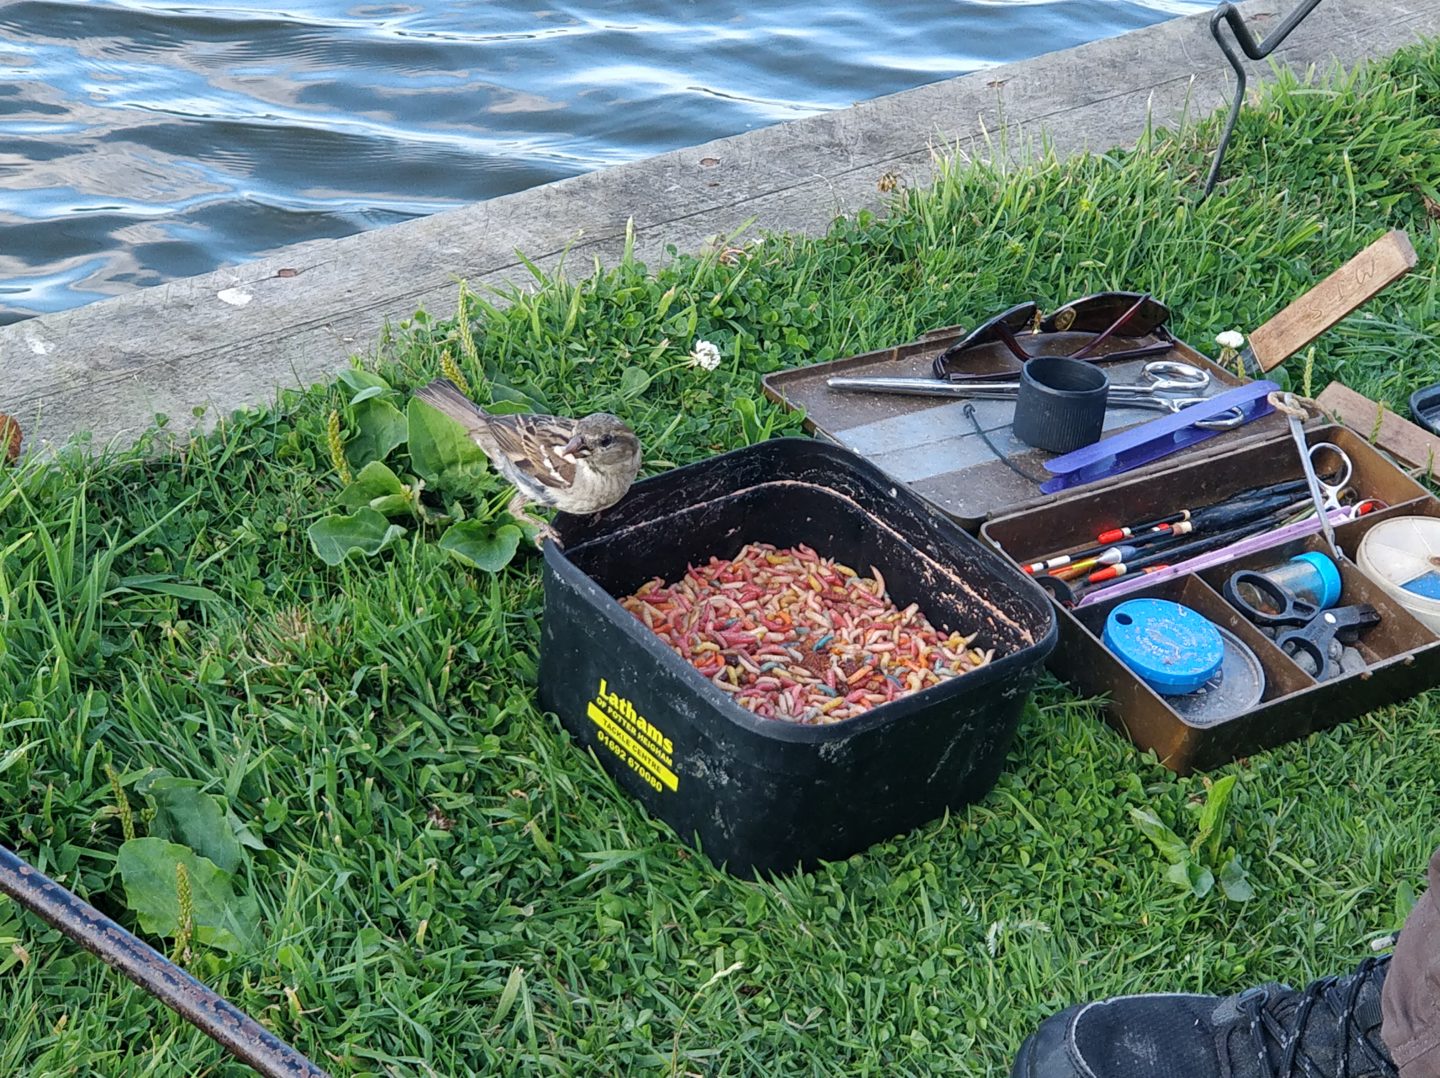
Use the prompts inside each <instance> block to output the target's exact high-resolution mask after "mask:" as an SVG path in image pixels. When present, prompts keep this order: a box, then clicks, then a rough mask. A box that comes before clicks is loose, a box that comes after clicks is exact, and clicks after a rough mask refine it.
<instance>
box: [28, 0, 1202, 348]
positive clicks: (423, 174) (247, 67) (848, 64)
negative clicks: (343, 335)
mask: <svg viewBox="0 0 1440 1078" xmlns="http://www.w3.org/2000/svg"><path fill="white" fill-rule="evenodd" d="M1211 6H1212V4H1211V3H1210V0H1059V2H1041V0H909V2H907V3H896V2H894V0H868V2H867V0H844V2H841V3H835V4H829V5H817V4H814V3H812V2H799V0H770V2H768V3H764V4H759V3H754V2H749V3H742V2H740V0H704V2H700V0H636V2H630V3H619V2H606V0H556V2H554V3H549V4H542V3H539V2H535V3H527V2H524V0H491V2H486V0H469V2H467V0H430V2H424V3H413V4H401V3H364V2H362V0H354V2H351V3H343V2H329V0H292V2H291V3H290V4H289V10H287V11H281V10H278V9H276V8H271V7H265V6H261V5H258V4H249V3H246V0H229V2H226V0H218V2H214V3H211V2H206V0H192V2H190V3H180V2H169V3H167V2H163V0H74V2H63V0H21V2H7V0H0V324H3V323H6V322H14V321H17V320H19V319H22V318H26V317H29V316H31V315H34V314H39V313H43V312H48V311H56V310H62V309H65V308H68V307H73V306H77V305H79V304H82V303H88V302H91V301H92V300H95V299H99V298H101V297H103V296H111V295H116V294H120V293H123V292H127V291H130V290H132V289H135V288H140V287H144V286H148V285H154V284H159V283H161V282H163V281H166V280H170V279H172V278H176V277H184V276H189V275H192V274H196V273H203V272H206V271H208V270H211V269H215V268H217V267H219V266H222V265H226V264H236V263H240V262H244V261H246V260H248V259H252V258H256V257H259V256H261V255H264V254H266V253H268V252H271V251H273V250H275V249H276V248H278V247H282V246H285V245H287V244H291V243H296V242H299V241H301V240H308V239H315V238H319V237H334V236H345V235H349V234H351V233H354V232H358V231H361V230H363V229H368V228H374V227H377V226H379V225H384V224H387V223H390V222H393V221H399V220H402V219H405V218H408V217H414V216H417V215H424V214H429V213H434V212H436V211H438V210H444V209H448V208H452V207H456V206H461V205H464V204H466V203H470V202H474V201H477V200H479V199H485V198H491V197H494V196H496V195H502V194H506V193H509V192H512V191H518V190H522V189H524V188H527V187H531V186H533V185H535V184H541V183H546V182H549V181H551V180H558V179H561V178H564V177H567V176H573V175H576V174H577V173H581V172H586V171H590V170H592V169H597V168H603V167H605V166H607V165H613V164H618V163H620V162H624V161H629V160H633V159H635V158H638V157H644V156H648V155H650V154H655V153H660V152H662V151H665V150H671V149H675V148H678V147H681V146H690V145H694V144H696V143H700V142H704V141H707V140H709V139H712V138H718V137H721V136H724V135H731V134H736V133H739V132H741V131H747V130H750V129H752V128H756V127H762V126H765V125H767V124H772V123H778V122H780V121H782V120H789V119H794V118H797V117H801V116H807V115H810V114H813V113H816V112H821V111H824V110H827V109H834V108H842V107H844V106H846V105H850V104H852V103H854V102H856V101H860V100H864V99H867V98H871V97H877V96H879V95H881V94H887V93H892V92H894V91H897V90H904V89H908V88H910V87H914V86H919V85H921V84H923V83H926V82H932V81H934V80H937V79H943V78H947V77H949V76H952V75H956V74H961V73H963V72H967V71H973V70H976V69H979V68H984V67H988V66H993V65H995V64H999V63H1005V62H1007V61H1011V60H1018V59H1023V58H1025V57H1027V56H1031V55H1034V54H1036V53H1040V52H1048V51H1051V50H1052V49H1059V48H1065V47H1068V46H1071V45H1077V44H1080V43H1082V42H1086V41H1091V40H1094V39H1096V38H1100V37H1105V36H1108V35H1111V34H1116V33H1120V32H1122V31H1125V30H1131V29H1135V28H1137V27H1140V26H1145V25H1148V24H1150V23H1154V22H1158V21H1160V20H1162V19H1167V18H1171V17H1174V16H1176V15H1182V14H1190V13H1193V12H1196V11H1201V10H1206V9H1208V8H1210V7H1211Z"/></svg>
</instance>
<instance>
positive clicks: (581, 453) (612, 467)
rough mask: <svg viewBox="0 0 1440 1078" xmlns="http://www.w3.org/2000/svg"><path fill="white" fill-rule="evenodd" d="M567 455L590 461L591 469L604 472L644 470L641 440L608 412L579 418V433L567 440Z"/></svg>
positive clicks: (632, 472)
mask: <svg viewBox="0 0 1440 1078" xmlns="http://www.w3.org/2000/svg"><path fill="white" fill-rule="evenodd" d="M563 452H564V453H565V455H566V456H570V457H574V458H575V459H576V460H584V461H588V462H589V464H590V467H591V468H594V469H596V470H597V471H603V472H624V471H629V472H630V473H631V474H632V475H633V474H634V473H635V472H638V471H639V470H640V439H639V438H637V437H635V432H634V431H633V430H631V429H630V428H629V427H627V426H626V425H625V424H624V423H623V422H622V421H621V420H620V419H618V418H616V417H615V416H613V415H610V414H609V413H607V412H596V413H594V414H593V415H587V416H586V417H585V418H583V419H580V420H577V421H576V423H575V434H574V437H572V438H571V439H570V440H569V441H568V442H566V443H565V448H564V450H563Z"/></svg>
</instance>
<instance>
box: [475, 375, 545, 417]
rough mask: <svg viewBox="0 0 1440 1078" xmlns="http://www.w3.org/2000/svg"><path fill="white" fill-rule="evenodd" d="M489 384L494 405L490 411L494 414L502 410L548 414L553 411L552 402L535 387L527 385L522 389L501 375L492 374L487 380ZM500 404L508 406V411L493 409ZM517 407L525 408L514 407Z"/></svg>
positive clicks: (491, 400)
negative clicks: (517, 406)
mask: <svg viewBox="0 0 1440 1078" xmlns="http://www.w3.org/2000/svg"><path fill="white" fill-rule="evenodd" d="M487 382H488V384H489V386H490V402H491V404H492V407H491V409H490V410H491V411H492V412H498V411H502V410H507V411H519V412H548V411H550V410H551V409H550V402H549V401H548V400H547V399H546V398H545V396H544V395H543V394H542V393H541V392H540V391H539V390H538V389H536V388H534V387H533V386H528V385H527V386H525V387H524V388H523V389H522V388H521V387H520V386H517V385H513V384H511V383H510V382H507V381H506V380H505V378H504V376H503V375H500V374H492V375H491V376H490V377H489V378H488V379H487ZM500 404H503V405H507V406H509V407H508V408H506V409H500V408H496V407H493V405H500ZM515 405H523V407H520V408H516V407H514V406H515Z"/></svg>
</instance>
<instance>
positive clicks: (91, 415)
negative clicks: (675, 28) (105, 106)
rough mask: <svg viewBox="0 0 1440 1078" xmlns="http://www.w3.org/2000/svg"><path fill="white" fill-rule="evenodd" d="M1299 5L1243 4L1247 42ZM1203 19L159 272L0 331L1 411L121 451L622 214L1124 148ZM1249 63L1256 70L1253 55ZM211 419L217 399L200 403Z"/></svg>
mask: <svg viewBox="0 0 1440 1078" xmlns="http://www.w3.org/2000/svg"><path fill="white" fill-rule="evenodd" d="M1293 6H1294V3H1293V2H1292V0H1276V2H1269V3H1267V2H1264V0H1250V2H1248V3H1245V4H1242V5H1241V7H1242V10H1243V11H1244V13H1245V15H1246V18H1247V20H1250V21H1251V22H1252V25H1254V26H1255V27H1256V28H1257V31H1259V32H1260V33H1261V34H1263V32H1264V30H1265V28H1266V27H1268V26H1271V25H1274V24H1275V23H1276V22H1277V21H1278V20H1279V19H1280V18H1283V17H1284V16H1285V15H1286V14H1288V13H1289V11H1290V10H1291V9H1292V8H1293ZM1208 20H1209V15H1208V14H1204V15H1197V16H1191V17H1189V18H1184V19H1176V20H1173V21H1171V22H1168V23H1162V24H1160V25H1158V26H1153V27H1149V28H1147V29H1144V30H1137V31H1134V32H1132V33H1129V34H1125V35H1122V36H1120V37H1116V38H1110V39H1108V40H1105V41H1098V42H1094V43H1092V44H1089V45H1084V46H1081V47H1080V48H1076V49H1069V50H1066V51H1064V52H1059V53H1051V54H1049V55H1046V56H1041V57H1037V58H1035V59H1031V60H1026V61H1023V62H1021V63H1016V64H1009V65H1006V66H1004V67H999V68H992V69H990V70H987V71H982V72H976V73H974V74H971V75H966V76H963V77H960V78H956V79H950V80H947V81H945V82H940V83H935V84H933V85H930V86H924V87H921V88H920V89H917V90H910V91H906V92H904V93H900V94H893V95H891V96H889V97H883V98H879V99H877V100H874V101H869V102H866V103H864V104H861V105H857V106H855V107H853V108H849V109H843V110H840V111H837V112H830V113H826V114H823V115H820V116H815V117H810V118H807V119H803V120H796V121H792V122H790V123H785V124H780V125H777V126H774V127H769V128H764V129H762V130H759V131H754V132H750V133H747V134H744V135H737V136H735V137H733V138H726V139H719V140H716V141H714V142H710V143H706V144H705V145H702V146H696V147H692V148H690V149H685V150H679V151H676V152H673V153H668V154H663V155H661V156H658V157H653V158H649V159H647V160H644V161H638V162H635V163H633V164H629V165H622V166H619V167H616V168H610V169H605V170H603V171H600V172H595V173H591V174H589V175H585V176H578V177H575V178H573V179H569V180H564V181H561V182H559V183H553V184H547V185H546V186H543V187H538V188H533V189H531V190H529V191H522V192H520V193H517V194H514V195H508V196H505V197H502V198H496V199H492V200H490V201H488V202H482V203H478V204H476V205H474V206H470V207H466V208H465V209H461V210H452V211H449V212H446V213H441V214H437V215H435V216H433V217H428V218H423V219H419V220H415V221H410V222H406V223H403V224H398V225H391V226H389V227H386V228H382V229H379V230H376V231H373V232H366V233H362V234H360V235H356V236H351V237H348V238H345V239H341V240H321V241H316V242H313V243H306V244H300V245H297V246H295V247H291V248H287V249H286V250H284V251H282V252H281V253H280V254H278V255H275V256H273V257H269V258H266V259H263V260H260V261H257V262H251V263H247V264H245V265H242V266H238V267H236V268H233V269H226V270H220V271H217V272H214V273H209V274H205V275H202V276H199V277H192V278H188V279H185V280H178V281H173V282H170V283H168V284H165V285H161V286H158V287H156V288H151V289H145V290H142V291H138V292H135V293H133V294H131V295H126V296H120V297H117V298H114V299H108V300H102V301H100V302H97V303H93V304H90V305H88V306H85V307H81V308H78V309H76V310H72V311H66V312H62V313H59V314H54V315H46V316H43V317H39V318H34V319H31V320H29V321H25V322H19V323H16V324H13V325H9V326H4V327H0V386H3V387H4V389H3V390H0V411H6V412H9V413H11V414H13V415H14V416H15V417H16V418H17V419H18V420H19V421H20V423H21V424H22V426H23V427H24V429H25V431H26V435H27V443H28V444H29V445H30V446H32V447H34V448H43V447H45V446H47V445H48V446H52V447H53V446H54V445H55V444H57V443H59V442H62V441H64V440H65V439H67V438H68V437H70V436H71V435H72V434H74V433H76V432H79V431H82V430H90V431H92V432H93V433H94V436H95V441H96V443H97V444H105V443H110V442H116V443H121V444H123V443H127V442H129V441H131V440H133V439H134V438H135V437H136V436H137V435H138V434H139V433H140V432H141V431H142V430H143V429H144V428H145V427H146V426H147V425H148V424H149V423H150V421H151V419H152V417H153V416H154V414H155V413H156V412H164V413H166V414H168V415H170V416H172V417H173V418H174V420H175V422H176V423H177V424H179V423H180V422H181V421H182V419H183V420H184V421H186V422H188V421H189V418H190V415H191V409H192V408H194V407H195V406H196V405H202V404H203V405H208V406H211V408H212V409H214V410H216V411H218V412H221V413H225V412H229V411H230V410H231V409H234V408H237V407H240V406H243V405H252V404H260V403H263V402H266V401H269V400H272V399H273V398H274V395H275V393H276V391H277V390H278V389H279V388H281V387H284V386H298V385H307V384H310V383H313V382H315V381H318V380H322V379H324V378H327V377H328V376H330V375H331V374H332V373H333V372H334V371H335V370H337V369H338V368H340V367H341V366H343V365H344V364H345V363H346V361H347V360H348V358H349V357H350V356H351V355H353V354H356V353H360V354H367V353H369V352H370V351H371V350H372V348H373V347H374V345H375V344H376V343H377V341H378V339H379V334H380V332H381V330H382V329H383V327H384V326H385V324H386V323H387V322H395V321H398V320H400V319H403V318H407V317H409V316H410V315H411V314H413V313H414V311H415V310H416V308H418V307H424V308H425V309H426V310H428V311H429V312H431V313H432V314H434V315H436V316H440V317H449V316H450V315H453V313H454V310H455V297H456V286H457V282H458V281H460V280H462V279H463V280H466V281H469V282H470V284H471V285H472V287H475V288H477V289H483V288H484V287H486V286H493V285H497V284H501V283H507V282H516V281H519V280H522V279H525V278H528V273H527V271H526V270H525V269H524V267H523V266H522V264H521V263H520V261H519V259H518V258H517V257H516V255H515V252H516V251H517V250H519V251H523V252H524V253H525V255H526V256H527V257H529V258H530V259H532V260H533V261H535V262H537V263H539V264H540V265H541V266H544V267H547V268H552V267H554V266H555V265H556V264H557V263H558V262H559V260H560V258H561V256H562V254H564V253H565V252H566V250H567V248H568V250H569V254H568V256H566V257H568V258H569V260H570V264H571V265H573V266H577V267H580V268H582V269H583V268H585V267H587V266H589V265H590V264H591V263H592V262H593V260H594V259H595V258H597V257H598V258H599V259H600V260H601V261H602V262H604V263H612V264H613V262H614V261H616V260H617V258H618V257H619V253H620V251H621V248H622V244H623V242H624V234H625V224H626V221H627V219H632V218H633V220H634V222H635V228H636V233H637V244H636V251H637V255H638V256H639V257H640V258H642V259H643V260H645V261H646V262H647V263H650V264H652V265H659V264H661V263H662V262H663V261H664V249H665V247H666V246H667V245H669V244H674V245H675V246H676V247H677V248H678V249H680V250H694V249H697V248H698V247H700V246H701V245H702V244H703V243H704V241H705V240H706V239H707V238H708V237H710V236H713V235H715V234H716V233H729V232H732V231H734V230H736V229H739V228H741V227H742V226H745V225H746V224H747V223H750V222H753V225H752V227H760V228H764V229H768V230H772V231H803V232H817V231H821V230H823V229H824V228H826V227H827V226H828V225H829V223H830V222H831V220H833V218H834V217H835V216H837V215H838V214H842V213H853V212H855V211H857V210H860V209H862V208H878V207H882V206H883V205H885V203H886V199H887V196H886V195H884V194H882V193H881V191H880V190H879V186H878V185H879V182H880V180H881V178H882V177H883V176H885V174H886V173H896V174H898V175H900V176H902V177H903V178H904V179H905V180H906V182H907V183H909V184H911V185H924V184H926V183H927V182H929V181H930V179H931V178H932V176H933V153H932V148H934V147H952V148H958V149H959V150H960V152H962V153H970V154H975V155H981V156H983V155H984V153H985V152H986V150H987V146H988V143H987V133H988V136H989V137H990V138H994V137H995V136H996V135H997V134H998V133H999V132H1000V131H1001V129H1002V127H1003V128H1005V129H1007V130H1008V132H1009V136H1008V137H1009V140H1010V142H1011V143H1012V144H1017V145H1023V144H1024V143H1025V142H1026V141H1029V140H1032V139H1033V138H1034V137H1035V136H1037V135H1038V134H1039V133H1041V132H1042V131H1043V132H1045V133H1046V134H1048V136H1049V137H1050V139H1051V141H1052V143H1053V144H1054V146H1055V148H1056V150H1057V151H1058V152H1060V153H1062V154H1064V153H1072V152H1076V151H1080V150H1084V149H1104V148H1108V147H1111V146H1117V145H1133V144H1134V142H1135V141H1136V140H1137V139H1138V137H1139V136H1140V135H1141V134H1142V132H1143V131H1144V128H1145V124H1146V122H1147V119H1149V118H1152V117H1153V120H1154V122H1155V123H1157V124H1163V125H1175V124H1177V123H1178V122H1179V121H1180V120H1181V119H1182V117H1183V116H1184V114H1185V113H1186V112H1187V110H1188V112H1189V114H1190V115H1191V116H1194V115H1197V114H1204V113H1207V112H1209V111H1210V110H1212V109H1214V108H1217V107H1219V106H1221V105H1223V104H1225V103H1226V102H1227V101H1228V99H1229V96H1230V94H1231V92H1232V90H1233V85H1232V81H1231V78H1232V76H1231V73H1230V69H1229V67H1228V65H1227V64H1226V63H1225V61H1224V58H1223V57H1222V56H1221V54H1220V51H1219V49H1218V48H1216V46H1215V43H1214V41H1213V39H1212V38H1211V36H1210V32H1209V27H1208ZM1436 34H1440V0H1326V2H1325V3H1322V4H1321V5H1320V6H1319V7H1318V8H1316V10H1315V11H1314V12H1313V13H1312V14H1311V16H1310V17H1309V18H1308V19H1307V20H1306V21H1305V22H1304V23H1303V24H1301V26H1300V27H1299V28H1298V29H1297V30H1296V31H1295V32H1294V33H1293V34H1292V35H1291V36H1290V38H1289V40H1288V41H1287V42H1286V45H1285V46H1284V47H1283V48H1282V49H1280V50H1279V51H1277V52H1276V53H1275V54H1274V56H1273V57H1272V59H1273V60H1276V61H1278V62H1281V63H1283V64H1286V65H1289V66H1291V67H1294V68H1298V69H1304V68H1306V67H1309V66H1311V65H1326V64H1329V63H1332V62H1335V61H1339V62H1340V63H1342V64H1345V65H1347V66H1349V65H1353V64H1355V63H1357V62H1359V61H1361V60H1364V59H1367V58H1370V57H1376V56H1383V55H1388V54H1389V53H1391V52H1393V51H1395V50H1396V49H1398V48H1400V47H1402V46H1404V45H1407V44H1410V43H1412V42H1414V41H1417V40H1419V39H1421V38H1423V37H1428V36H1433V35H1436ZM1252 66H1253V67H1256V68H1260V69H1261V70H1259V71H1254V72H1253V74H1254V75H1260V74H1262V73H1263V72H1265V71H1268V68H1266V67H1265V66H1264V65H1252ZM212 414H213V413H212Z"/></svg>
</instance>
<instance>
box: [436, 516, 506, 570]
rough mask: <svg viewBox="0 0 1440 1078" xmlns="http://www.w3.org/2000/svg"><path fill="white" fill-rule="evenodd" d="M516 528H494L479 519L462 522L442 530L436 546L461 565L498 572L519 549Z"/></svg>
mask: <svg viewBox="0 0 1440 1078" xmlns="http://www.w3.org/2000/svg"><path fill="white" fill-rule="evenodd" d="M520 537H521V532H520V529H519V528H517V527H516V526H515V525H514V524H501V525H500V526H499V527H498V528H497V527H495V526H494V525H493V524H489V523H487V522H485V521H483V520H462V521H461V522H460V523H459V524H452V525H450V527H448V528H446V529H445V534H444V535H442V536H441V537H440V546H441V547H442V548H444V549H445V550H448V551H449V552H450V553H451V555H452V556H453V557H455V558H456V559H457V560H458V561H460V562H461V563H462V564H464V565H469V566H473V567H474V568H476V569H483V570H485V572H487V573H498V572H499V571H500V570H501V569H503V568H505V566H507V565H509V564H510V560H511V559H512V558H514V557H515V551H516V550H518V549H519V548H520Z"/></svg>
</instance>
